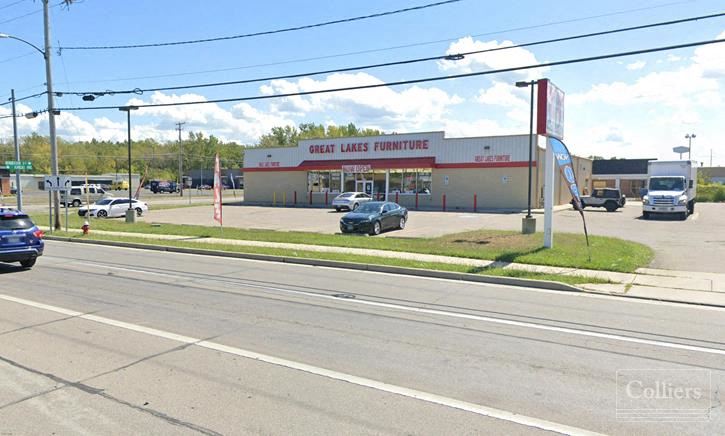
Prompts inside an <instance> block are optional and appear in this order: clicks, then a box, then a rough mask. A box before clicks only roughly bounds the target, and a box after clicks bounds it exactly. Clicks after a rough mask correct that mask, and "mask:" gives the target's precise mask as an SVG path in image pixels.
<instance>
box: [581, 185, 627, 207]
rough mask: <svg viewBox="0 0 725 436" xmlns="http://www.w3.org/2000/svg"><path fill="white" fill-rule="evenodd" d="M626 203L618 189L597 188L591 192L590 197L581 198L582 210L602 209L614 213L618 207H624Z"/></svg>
mask: <svg viewBox="0 0 725 436" xmlns="http://www.w3.org/2000/svg"><path fill="white" fill-rule="evenodd" d="M626 202H627V199H626V198H625V197H624V195H622V191H620V190H619V189H616V188H597V189H594V190H593V191H592V195H585V196H583V197H582V208H585V207H603V208H605V209H607V212H614V211H615V210H617V209H619V208H620V207H624V204H625V203H626Z"/></svg>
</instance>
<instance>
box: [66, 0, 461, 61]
mask: <svg viewBox="0 0 725 436" xmlns="http://www.w3.org/2000/svg"><path fill="white" fill-rule="evenodd" d="M459 1H461V0H443V1H439V2H436V3H428V4H425V5H420V6H413V7H410V8H404V9H396V10H393V11H387V12H378V13H375V14H370V15H361V16H358V17H351V18H343V19H340V20H332V21H324V22H322V23H316V24H305V25H302V26H295V27H287V28H283V29H276V30H265V31H262V32H254V33H245V34H242V35H233V36H220V37H217V38H205V39H193V40H188V41H173V42H157V43H151V44H130V45H106V46H76V47H72V46H71V47H59V49H60V50H115V49H127V48H149V47H167V46H174V45H188V44H201V43H207V42H217V41H228V40H232V39H240V38H250V37H254V36H262V35H273V34H276V33H284V32H293V31H297V30H304V29H312V28H315V27H323V26H330V25H333V24H341V23H349V22H352V21H360V20H367V19H370V18H379V17H384V16H388V15H395V14H401V13H404V12H411V11H417V10H421V9H428V8H432V7H436V6H442V5H446V4H450V3H457V2H459Z"/></svg>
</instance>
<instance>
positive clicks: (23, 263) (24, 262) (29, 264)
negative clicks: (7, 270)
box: [20, 257, 38, 268]
mask: <svg viewBox="0 0 725 436" xmlns="http://www.w3.org/2000/svg"><path fill="white" fill-rule="evenodd" d="M37 259H38V258H37V257H34V258H32V259H27V260H21V261H20V265H21V266H22V267H23V268H32V267H33V265H35V261H36V260H37Z"/></svg>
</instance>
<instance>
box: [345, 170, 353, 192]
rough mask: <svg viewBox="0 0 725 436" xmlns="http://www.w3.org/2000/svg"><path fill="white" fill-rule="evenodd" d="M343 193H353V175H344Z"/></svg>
mask: <svg viewBox="0 0 725 436" xmlns="http://www.w3.org/2000/svg"><path fill="white" fill-rule="evenodd" d="M344 191H345V192H353V191H355V174H352V173H345V189H344Z"/></svg>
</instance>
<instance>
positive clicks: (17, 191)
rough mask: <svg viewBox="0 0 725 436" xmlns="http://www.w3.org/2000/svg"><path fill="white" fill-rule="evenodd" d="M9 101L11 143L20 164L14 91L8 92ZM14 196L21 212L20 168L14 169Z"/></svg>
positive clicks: (16, 159)
mask: <svg viewBox="0 0 725 436" xmlns="http://www.w3.org/2000/svg"><path fill="white" fill-rule="evenodd" d="M10 99H11V100H12V101H13V143H14V144H15V161H16V162H20V145H18V118H17V114H16V113H15V89H11V90H10ZM15 196H16V198H17V206H18V210H23V189H22V187H21V186H20V168H18V167H16V168H15Z"/></svg>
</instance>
